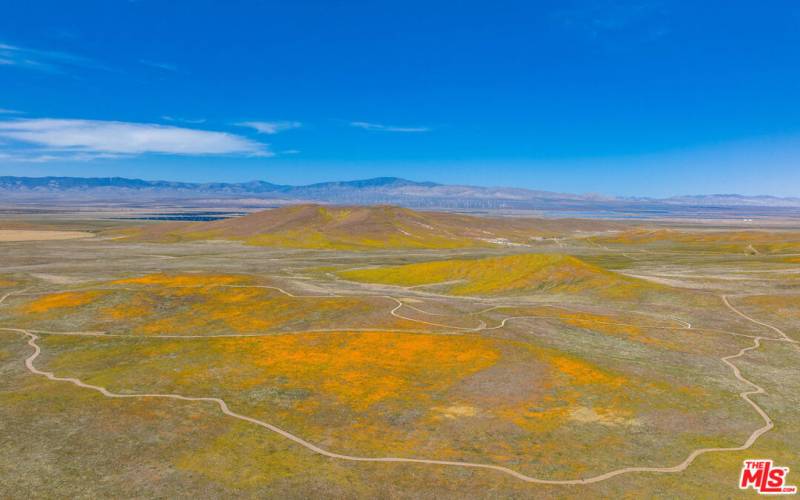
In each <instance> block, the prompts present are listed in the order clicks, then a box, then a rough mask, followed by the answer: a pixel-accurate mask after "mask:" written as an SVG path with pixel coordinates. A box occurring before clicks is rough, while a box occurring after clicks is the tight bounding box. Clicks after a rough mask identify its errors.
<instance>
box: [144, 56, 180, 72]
mask: <svg viewBox="0 0 800 500" xmlns="http://www.w3.org/2000/svg"><path fill="white" fill-rule="evenodd" d="M139 63H141V64H144V65H145V66H150V67H151V68H156V69H163V70H164V71H172V72H173V73H174V72H176V71H178V67H177V66H175V65H174V64H170V63H166V62H159V61H150V60H148V59H139Z"/></svg>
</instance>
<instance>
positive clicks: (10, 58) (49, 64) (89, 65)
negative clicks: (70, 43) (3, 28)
mask: <svg viewBox="0 0 800 500" xmlns="http://www.w3.org/2000/svg"><path fill="white" fill-rule="evenodd" d="M0 66H9V67H17V68H21V69H29V70H34V71H42V72H45V73H66V72H67V71H68V70H69V69H73V68H84V69H100V70H108V68H107V67H105V66H103V65H102V64H100V63H98V62H96V61H94V60H92V59H89V58H87V57H82V56H78V55H75V54H68V53H66V52H55V51H47V50H37V49H29V48H27V47H20V46H18V45H10V44H7V43H0Z"/></svg>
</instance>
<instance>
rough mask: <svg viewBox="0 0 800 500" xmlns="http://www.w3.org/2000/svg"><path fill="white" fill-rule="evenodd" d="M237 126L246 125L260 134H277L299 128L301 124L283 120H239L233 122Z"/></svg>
mask: <svg viewBox="0 0 800 500" xmlns="http://www.w3.org/2000/svg"><path fill="white" fill-rule="evenodd" d="M235 125H236V126H239V127H247V128H252V129H254V130H255V131H256V132H258V133H260V134H269V135H273V134H277V133H278V132H283V131H285V130H291V129H293V128H300V127H302V126H303V124H302V123H300V122H290V121H283V122H239V123H236V124H235Z"/></svg>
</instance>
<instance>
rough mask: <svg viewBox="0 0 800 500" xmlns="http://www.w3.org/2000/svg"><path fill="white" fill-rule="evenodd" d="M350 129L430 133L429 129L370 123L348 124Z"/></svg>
mask: <svg viewBox="0 0 800 500" xmlns="http://www.w3.org/2000/svg"><path fill="white" fill-rule="evenodd" d="M350 126H351V127H355V128H360V129H363V130H373V131H378V132H412V133H413V132H430V130H431V129H430V127H398V126H396V125H382V124H380V123H370V122H350Z"/></svg>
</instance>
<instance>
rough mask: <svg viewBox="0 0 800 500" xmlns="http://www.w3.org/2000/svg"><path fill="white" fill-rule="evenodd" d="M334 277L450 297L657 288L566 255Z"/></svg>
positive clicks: (428, 264)
mask: <svg viewBox="0 0 800 500" xmlns="http://www.w3.org/2000/svg"><path fill="white" fill-rule="evenodd" d="M339 275H340V276H341V277H343V278H345V279H349V280H353V281H363V282H370V283H383V284H388V285H400V286H419V285H432V284H435V283H442V284H444V285H445V287H446V290H447V292H448V293H452V294H455V295H496V294H509V293H512V294H514V293H516V294H519V293H531V292H551V293H580V292H592V293H598V294H601V295H605V296H620V297H622V296H633V295H635V294H636V293H637V292H638V291H641V290H644V289H651V288H654V287H655V286H656V285H653V284H651V283H646V282H643V281H640V280H636V279H633V278H629V277H627V276H623V275H620V274H617V273H614V272H612V271H608V270H606V269H603V268H600V267H598V266H595V265H592V264H589V263H587V262H584V261H582V260H580V259H578V258H576V257H572V256H569V255H540V254H523V255H512V256H507V257H490V258H484V259H478V260H444V261H437V262H422V263H417V264H407V265H403V266H393V267H381V268H374V269H356V270H349V271H342V272H340V273H339Z"/></svg>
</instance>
